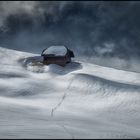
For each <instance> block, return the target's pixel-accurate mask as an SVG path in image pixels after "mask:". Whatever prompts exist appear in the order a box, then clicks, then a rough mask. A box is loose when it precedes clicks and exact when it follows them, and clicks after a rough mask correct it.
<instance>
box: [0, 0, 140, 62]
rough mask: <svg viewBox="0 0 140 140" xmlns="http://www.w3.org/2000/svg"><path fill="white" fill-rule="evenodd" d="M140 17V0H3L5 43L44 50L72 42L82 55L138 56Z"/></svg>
mask: <svg viewBox="0 0 140 140" xmlns="http://www.w3.org/2000/svg"><path fill="white" fill-rule="evenodd" d="M139 17H140V2H139V1H137V2H133V1H124V2H123V1H118V2H117V1H116V2H115V1H112V2H109V1H106V2H105V1H103V2H102V1H81V2H80V1H77V2H72V1H44V2H43V1H35V2H34V1H29V2H28V1H24V2H22V1H21V2H20V1H19V2H18V1H15V2H14V1H13V2H12V1H11V2H10V1H9V2H6V1H1V2H0V46H3V47H7V48H12V49H17V50H23V51H29V52H38V53H39V52H40V51H41V50H42V49H44V48H46V47H48V46H50V45H66V46H68V47H69V48H71V49H73V50H74V51H75V53H76V54H78V55H84V56H90V57H91V56H97V57H104V58H112V57H116V58H121V59H126V60H128V59H130V58H136V59H137V60H138V59H139V58H140V18H139Z"/></svg>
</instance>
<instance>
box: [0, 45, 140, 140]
mask: <svg viewBox="0 0 140 140" xmlns="http://www.w3.org/2000/svg"><path fill="white" fill-rule="evenodd" d="M35 56H37V54H30V53H26V52H18V51H15V50H9V49H5V48H2V47H1V48H0V125H1V127H0V138H71V139H72V138H73V139H76V138H140V73H134V72H128V71H122V70H116V69H113V68H107V67H102V66H98V65H94V64H90V63H83V62H80V61H79V62H73V63H72V64H68V65H67V66H66V67H65V68H62V67H60V66H57V65H50V66H33V65H32V64H31V63H30V62H31V61H32V60H33V59H34V60H38V59H39V60H42V59H41V57H35ZM29 57H30V58H29Z"/></svg>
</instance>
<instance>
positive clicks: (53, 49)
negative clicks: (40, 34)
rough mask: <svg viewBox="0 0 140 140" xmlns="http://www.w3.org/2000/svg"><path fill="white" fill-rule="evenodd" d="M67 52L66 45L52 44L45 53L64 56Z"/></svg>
mask: <svg viewBox="0 0 140 140" xmlns="http://www.w3.org/2000/svg"><path fill="white" fill-rule="evenodd" d="M66 53H67V48H66V47H65V46H50V47H49V48H47V49H46V50H45V51H44V52H43V54H54V55H55V56H63V55H65V54H66Z"/></svg>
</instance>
